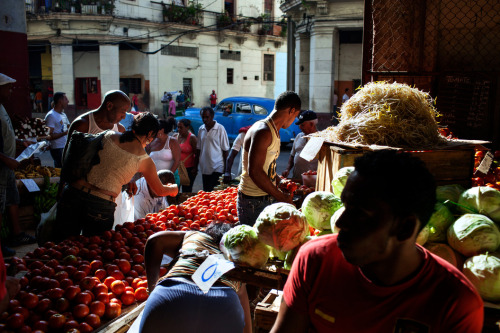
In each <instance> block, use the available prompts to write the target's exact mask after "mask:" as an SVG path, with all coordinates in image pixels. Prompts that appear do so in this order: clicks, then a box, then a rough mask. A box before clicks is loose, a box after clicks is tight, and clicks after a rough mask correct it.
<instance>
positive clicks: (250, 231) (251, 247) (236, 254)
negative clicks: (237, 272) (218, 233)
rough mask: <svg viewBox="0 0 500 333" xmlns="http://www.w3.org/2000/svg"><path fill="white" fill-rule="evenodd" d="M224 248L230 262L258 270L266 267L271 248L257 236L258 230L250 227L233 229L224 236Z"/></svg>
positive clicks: (243, 226) (240, 226)
mask: <svg viewBox="0 0 500 333" xmlns="http://www.w3.org/2000/svg"><path fill="white" fill-rule="evenodd" d="M223 240H224V247H225V251H222V252H226V253H227V257H228V259H229V260H231V261H233V262H235V263H237V264H240V265H247V266H252V267H256V268H262V267H264V266H265V264H266V262H267V260H268V259H269V250H270V249H269V247H268V246H267V245H266V244H264V243H262V242H261V241H260V240H259V237H258V236H257V229H255V228H254V227H250V226H248V225H245V224H243V225H238V226H236V227H234V228H231V229H230V230H229V231H228V232H226V233H225V234H224V236H223Z"/></svg>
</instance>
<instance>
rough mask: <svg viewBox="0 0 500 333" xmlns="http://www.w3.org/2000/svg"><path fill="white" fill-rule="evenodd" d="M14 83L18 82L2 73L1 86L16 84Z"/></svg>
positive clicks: (0, 76) (0, 75) (0, 74)
mask: <svg viewBox="0 0 500 333" xmlns="http://www.w3.org/2000/svg"><path fill="white" fill-rule="evenodd" d="M14 82H16V80H14V79H13V78H11V77H9V76H7V75H5V74H2V73H0V86H2V85H4V84H7V83H14Z"/></svg>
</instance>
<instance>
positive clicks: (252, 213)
mask: <svg viewBox="0 0 500 333" xmlns="http://www.w3.org/2000/svg"><path fill="white" fill-rule="evenodd" d="M275 201H276V200H275V199H274V198H273V197H272V196H270V195H268V196H265V197H254V198H248V197H245V195H244V194H243V193H241V192H240V191H238V199H237V200H236V208H237V209H238V219H239V221H240V223H241V224H246V225H249V226H253V225H254V224H255V221H256V220H257V217H259V214H260V213H261V212H262V211H263V210H264V208H266V207H267V206H269V205H270V204H272V203H274V202H275Z"/></svg>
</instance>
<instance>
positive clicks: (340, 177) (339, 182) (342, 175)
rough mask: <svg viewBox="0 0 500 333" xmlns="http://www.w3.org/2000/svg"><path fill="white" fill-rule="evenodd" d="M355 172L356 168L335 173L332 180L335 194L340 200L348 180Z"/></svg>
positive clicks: (345, 168)
mask: <svg viewBox="0 0 500 333" xmlns="http://www.w3.org/2000/svg"><path fill="white" fill-rule="evenodd" d="M353 171H354V167H343V168H341V169H340V170H339V171H337V172H335V175H333V180H332V187H333V194H335V195H336V196H337V198H340V195H341V194H342V190H343V189H344V186H345V183H346V182H347V178H348V177H349V175H350V174H351V173H352V172H353Z"/></svg>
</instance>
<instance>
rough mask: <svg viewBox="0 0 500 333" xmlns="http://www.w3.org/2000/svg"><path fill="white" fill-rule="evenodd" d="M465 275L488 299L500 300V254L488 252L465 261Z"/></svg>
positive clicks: (482, 295) (484, 297) (485, 298)
mask: <svg viewBox="0 0 500 333" xmlns="http://www.w3.org/2000/svg"><path fill="white" fill-rule="evenodd" d="M463 273H464V275H465V276H466V277H467V278H468V279H469V281H470V282H471V283H472V284H473V285H474V286H475V287H476V289H477V291H478V292H479V295H481V297H482V298H483V299H484V300H486V301H492V302H496V301H500V256H499V254H496V253H491V254H490V253H486V254H480V255H477V256H474V257H472V258H469V259H467V260H466V261H465V264H464V269H463Z"/></svg>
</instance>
